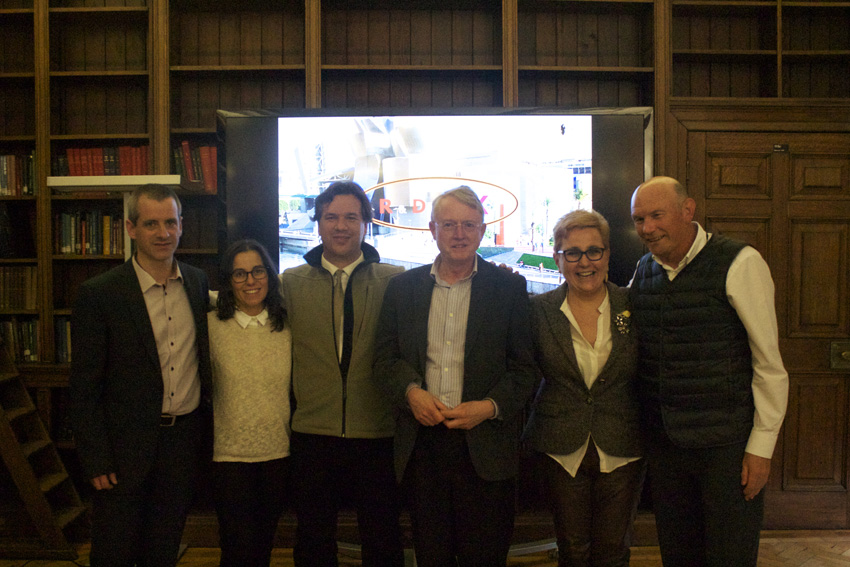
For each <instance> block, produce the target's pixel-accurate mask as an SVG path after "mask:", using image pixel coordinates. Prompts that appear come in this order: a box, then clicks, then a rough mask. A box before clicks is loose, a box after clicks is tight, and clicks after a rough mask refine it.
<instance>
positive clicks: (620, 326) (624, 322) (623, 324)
mask: <svg viewBox="0 0 850 567" xmlns="http://www.w3.org/2000/svg"><path fill="white" fill-rule="evenodd" d="M631 316H632V314H631V313H630V312H629V311H623V312H622V313H617V316H616V317H614V324H615V325H616V326H617V330H618V331H620V334H621V335H628V334H629V331H630V328H629V322H630V321H631Z"/></svg>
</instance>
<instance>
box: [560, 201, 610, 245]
mask: <svg viewBox="0 0 850 567" xmlns="http://www.w3.org/2000/svg"><path fill="white" fill-rule="evenodd" d="M577 228H595V229H596V230H598V231H599V235H600V236H602V245H603V246H605V248H608V247H609V246H608V245H609V244H610V236H611V228H610V227H609V226H608V221H607V220H605V217H603V216H602V215H601V214H599V213H597V212H596V211H587V210H584V209H578V210H576V211H572V212H569V213H567V214H565V215H564V216H562V217H561V218H559V219H558V222H557V223H555V230H554V231H553V233H552V239H553V241H554V244H555V251H558V250H560V249H561V241H563V240H566V239H567V237H568V236H569V234H570V232H572V231H573V230H575V229H577Z"/></svg>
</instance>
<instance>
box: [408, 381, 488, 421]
mask: <svg viewBox="0 0 850 567" xmlns="http://www.w3.org/2000/svg"><path fill="white" fill-rule="evenodd" d="M407 404H408V405H409V406H410V410H411V411H412V412H413V417H415V418H416V421H418V422H419V423H421V424H422V425H427V426H433V425H437V424H439V423H442V424H444V425H445V426H446V427H448V428H449V429H472V428H473V427H475V426H476V425H478V424H479V423H481V422H482V421H486V420H488V419H490V418H492V417H494V416H495V415H496V406H495V405H494V404H493V402H491V401H489V400H477V401H472V402H463V403H462V404H459V405H458V406H456V407H454V408H449V407H447V406H446V405H445V404H444V403H443V402H441V401H440V400H439V399H437V398H435V397H434V396H432V395H431V394H430V393H428V392H427V391H425V390H423V389H422V388H420V387H418V386H414V387H412V388H410V389H409V390H408V391H407Z"/></svg>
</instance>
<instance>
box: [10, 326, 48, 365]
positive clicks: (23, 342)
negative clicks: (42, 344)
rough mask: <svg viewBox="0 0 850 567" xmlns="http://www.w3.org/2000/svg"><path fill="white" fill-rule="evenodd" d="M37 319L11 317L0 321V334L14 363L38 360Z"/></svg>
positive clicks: (38, 330) (38, 329) (38, 327)
mask: <svg viewBox="0 0 850 567" xmlns="http://www.w3.org/2000/svg"><path fill="white" fill-rule="evenodd" d="M39 332H40V325H39V323H38V319H31V318H29V319H18V318H17V317H12V318H10V319H3V320H2V321H0V335H2V336H3V344H5V345H6V346H7V348H8V349H9V352H10V353H11V355H12V358H13V359H14V360H15V362H16V363H21V362H38V361H39V355H38V335H39Z"/></svg>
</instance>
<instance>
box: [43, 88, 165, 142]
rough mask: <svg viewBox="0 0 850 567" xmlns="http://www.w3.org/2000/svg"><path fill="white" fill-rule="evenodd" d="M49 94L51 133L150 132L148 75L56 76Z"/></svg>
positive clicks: (77, 134) (105, 133)
mask: <svg viewBox="0 0 850 567" xmlns="http://www.w3.org/2000/svg"><path fill="white" fill-rule="evenodd" d="M50 94H51V120H50V127H51V134H52V135H73V136H84V135H112V134H145V133H147V130H148V122H147V119H148V115H147V110H148V106H147V100H148V97H147V77H146V76H132V75H131V76H127V77H123V78H122V80H121V81H114V80H106V79H105V78H82V77H68V78H65V77H63V78H61V79H59V78H56V79H54V81H53V85H52V88H51V92H50Z"/></svg>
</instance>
